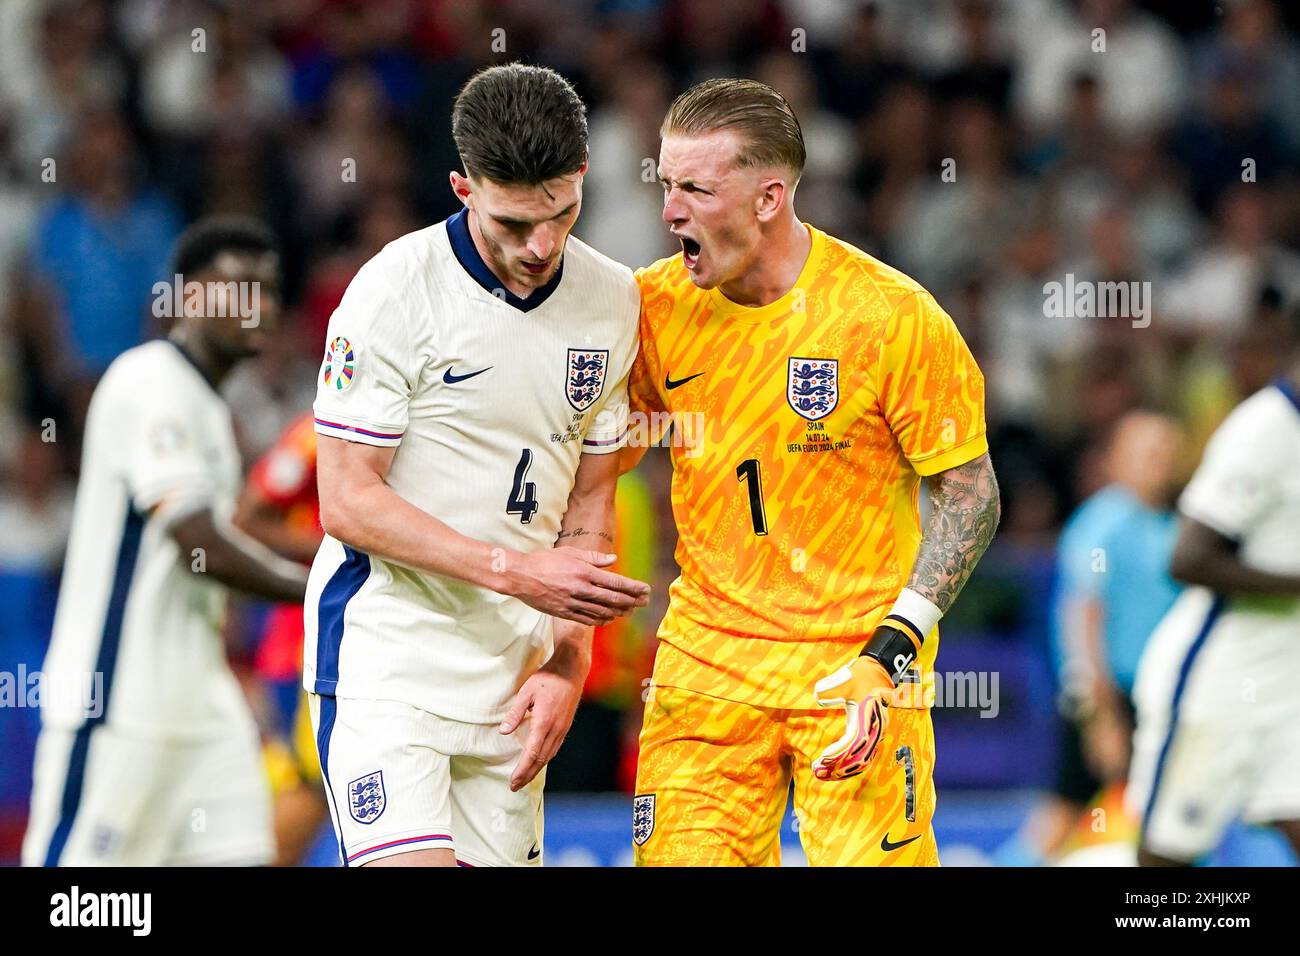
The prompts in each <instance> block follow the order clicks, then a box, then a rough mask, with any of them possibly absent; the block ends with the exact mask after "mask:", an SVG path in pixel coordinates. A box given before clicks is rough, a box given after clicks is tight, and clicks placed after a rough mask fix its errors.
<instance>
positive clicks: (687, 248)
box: [677, 234, 700, 272]
mask: <svg viewBox="0 0 1300 956" xmlns="http://www.w3.org/2000/svg"><path fill="white" fill-rule="evenodd" d="M677 238H678V239H680V240H681V243H682V264H683V265H685V266H686V268H687V269H690V270H691V271H692V272H694V271H695V266H696V265H697V264H698V263H699V261H700V244H699V243H698V242H696V241H695V240H694V239H692V238H691V237H690V236H683V235H680V234H679V235H678V236H677Z"/></svg>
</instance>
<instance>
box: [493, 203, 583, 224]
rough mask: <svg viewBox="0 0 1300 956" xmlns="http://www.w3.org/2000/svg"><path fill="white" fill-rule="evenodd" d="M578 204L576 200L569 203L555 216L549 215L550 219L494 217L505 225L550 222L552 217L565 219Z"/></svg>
mask: <svg viewBox="0 0 1300 956" xmlns="http://www.w3.org/2000/svg"><path fill="white" fill-rule="evenodd" d="M577 205H578V204H577V203H576V202H573V203H569V205H567V206H565V207H564V208H563V209H561V210H560V211H559V212H557V213H556V214H555V215H554V216H551V217H549V219H511V218H510V217H508V216H493V217H492V218H493V219H495V220H496V221H497V222H499V223H501V225H503V226H535V225H537V224H538V223H539V222H548V221H549V220H550V219H563V218H564V217H565V216H567V215H568V214H569V213H571V212H573V210H574V207H576V206H577Z"/></svg>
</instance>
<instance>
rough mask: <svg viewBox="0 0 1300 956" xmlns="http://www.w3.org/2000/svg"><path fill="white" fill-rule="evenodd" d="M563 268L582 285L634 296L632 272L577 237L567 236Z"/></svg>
mask: <svg viewBox="0 0 1300 956" xmlns="http://www.w3.org/2000/svg"><path fill="white" fill-rule="evenodd" d="M564 268H565V271H566V272H567V271H569V270H572V275H573V276H574V277H575V278H576V279H578V280H579V281H580V282H581V283H582V284H584V285H586V284H595V285H597V286H599V287H601V288H604V289H607V290H610V291H612V292H615V293H623V294H625V295H629V296H635V295H636V280H635V279H634V278H633V277H632V270H631V269H629V268H628V267H627V266H625V265H623V263H621V262H619V261H618V260H616V259H611V258H610V257H609V256H607V255H605V254H604V253H603V252H599V251H597V250H596V249H594V248H593V247H591V246H589V245H587V243H585V242H583V241H582V240H581V239H579V238H578V237H577V236H569V238H568V240H567V241H566V242H565V245H564Z"/></svg>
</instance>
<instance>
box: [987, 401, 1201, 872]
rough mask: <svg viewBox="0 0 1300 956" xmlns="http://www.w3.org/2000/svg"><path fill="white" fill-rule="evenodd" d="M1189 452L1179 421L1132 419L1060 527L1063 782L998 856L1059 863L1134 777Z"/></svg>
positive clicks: (1169, 593) (1120, 428) (1169, 591)
mask: <svg viewBox="0 0 1300 956" xmlns="http://www.w3.org/2000/svg"><path fill="white" fill-rule="evenodd" d="M1185 446H1186V442H1185V438H1184V435H1183V433H1182V430H1181V429H1180V428H1179V426H1178V425H1177V424H1176V423H1175V422H1173V421H1172V420H1171V419H1169V418H1167V417H1165V416H1163V415H1159V414H1156V413H1153V412H1147V411H1135V412H1130V413H1129V414H1128V415H1126V416H1125V417H1124V418H1122V419H1121V420H1120V421H1119V423H1118V424H1117V425H1116V426H1115V430H1114V433H1113V434H1112V437H1111V440H1110V443H1109V447H1108V448H1107V450H1106V459H1105V473H1106V477H1107V480H1108V482H1109V483H1108V484H1107V485H1106V486H1105V487H1104V488H1102V489H1101V490H1100V491H1098V492H1097V493H1095V494H1094V495H1092V497H1090V498H1089V499H1088V500H1086V501H1085V502H1083V504H1081V505H1080V506H1079V508H1078V509H1077V510H1076V511H1075V512H1074V514H1073V515H1071V517H1070V519H1069V520H1068V521H1067V522H1066V525H1065V528H1064V529H1063V530H1062V532H1061V537H1060V540H1059V542H1058V545H1057V569H1058V570H1057V575H1058V577H1057V587H1056V595H1055V601H1054V607H1053V627H1052V631H1053V634H1052V641H1053V648H1052V650H1053V656H1054V663H1055V666H1056V669H1057V673H1058V675H1059V679H1060V686H1061V696H1060V701H1061V709H1062V717H1063V720H1062V722H1061V739H1060V744H1059V751H1058V766H1057V774H1056V780H1055V783H1054V786H1053V788H1052V792H1051V795H1050V796H1049V798H1048V799H1047V800H1046V801H1045V802H1044V803H1043V804H1042V805H1040V806H1039V807H1037V808H1036V809H1035V811H1034V812H1033V814H1031V816H1030V819H1029V822H1028V823H1027V824H1026V826H1025V827H1024V829H1023V830H1022V831H1021V833H1020V834H1019V835H1018V836H1017V837H1016V838H1014V839H1013V840H1012V841H1010V842H1009V843H1008V844H1007V845H1006V846H1004V847H1003V848H1002V849H1001V850H1000V851H999V852H998V862H999V863H1002V864H1005V865H1022V866H1023V865H1035V864H1042V863H1048V862H1052V860H1053V858H1054V857H1055V856H1056V854H1057V853H1058V851H1059V850H1060V849H1061V847H1062V846H1063V845H1064V844H1065V843H1066V841H1067V840H1068V839H1069V837H1070V835H1071V833H1072V832H1073V830H1074V827H1075V825H1076V824H1077V823H1078V820H1079V815H1080V814H1081V813H1082V812H1083V811H1084V810H1085V809H1086V808H1087V807H1088V805H1089V804H1090V803H1091V801H1092V799H1093V797H1094V796H1096V794H1097V792H1098V791H1099V790H1100V789H1101V788H1102V787H1104V786H1106V785H1107V784H1110V783H1112V782H1114V781H1117V780H1122V779H1123V778H1124V775H1125V773H1126V772H1127V769H1128V762H1129V747H1130V741H1131V739H1132V734H1133V704H1132V703H1131V701H1130V693H1131V691H1132V689H1133V681H1134V678H1135V676H1136V674H1137V666H1138V660H1139V659H1140V658H1141V656H1142V648H1143V646H1144V645H1145V644H1146V640H1147V638H1148V637H1149V636H1150V635H1151V632H1152V631H1153V630H1155V627H1156V625H1157V624H1158V623H1159V622H1160V619H1161V618H1162V617H1164V614H1165V611H1167V610H1168V609H1169V606H1170V605H1171V604H1173V602H1174V598H1175V597H1176V596H1177V595H1178V590H1179V587H1178V585H1177V584H1176V583H1175V582H1174V581H1173V579H1172V578H1171V577H1170V576H1169V561H1170V558H1171V556H1172V554H1173V546H1174V538H1175V535H1176V533H1177V519H1176V517H1175V515H1174V511H1173V504H1174V501H1175V499H1176V498H1177V493H1178V490H1179V488H1180V486H1181V484H1182V479H1183V478H1184V477H1185V475H1184V471H1185V465H1186V459H1185V451H1186V447H1185Z"/></svg>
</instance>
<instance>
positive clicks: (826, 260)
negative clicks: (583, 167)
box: [630, 228, 988, 709]
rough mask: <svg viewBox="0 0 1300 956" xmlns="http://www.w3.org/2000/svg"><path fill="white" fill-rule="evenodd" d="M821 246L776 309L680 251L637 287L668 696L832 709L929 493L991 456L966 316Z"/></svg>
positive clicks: (898, 277)
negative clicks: (937, 482) (666, 549)
mask: <svg viewBox="0 0 1300 956" xmlns="http://www.w3.org/2000/svg"><path fill="white" fill-rule="evenodd" d="M809 232H810V234H811V237H812V248H811V252H810V253H809V256H808V260H807V262H806V263H805V265H804V267H803V270H802V272H801V274H800V275H799V278H798V280H797V281H796V282H795V285H794V287H793V288H792V289H791V290H790V291H789V292H788V293H787V294H786V295H784V296H782V297H781V298H780V299H778V300H777V301H775V302H772V303H769V304H768V305H765V306H761V307H758V308H748V307H744V306H740V305H737V304H735V303H733V302H731V301H730V300H728V299H727V298H726V296H724V295H723V294H722V293H721V292H720V291H718V290H717V289H712V290H703V289H700V288H697V287H696V286H695V285H694V284H693V283H692V282H691V279H690V276H689V274H688V273H687V271H686V269H685V267H684V266H683V264H682V261H681V256H680V255H678V256H674V257H672V258H668V259H663V260H660V261H659V262H657V263H655V264H654V265H652V266H649V267H647V268H645V269H642V270H640V271H638V273H637V281H638V283H639V285H640V290H641V319H640V321H641V352H640V356H639V357H638V359H637V362H636V365H635V367H634V369H633V372H632V380H631V386H630V387H631V396H632V406H633V411H634V413H635V414H634V415H633V417H632V422H631V429H632V430H633V432H634V436H633V437H636V436H635V432H636V431H637V430H638V429H642V430H644V432H645V434H646V437H648V438H650V439H651V440H656V439H658V438H659V437H661V435H662V433H664V432H666V431H667V425H668V424H671V426H672V431H671V433H670V439H669V440H670V443H671V446H672V451H671V455H672V460H673V468H674V471H673V487H672V502H673V513H674V517H675V519H676V523H677V530H678V543H677V551H676V557H677V562H678V564H679V565H680V567H681V576H680V577H679V578H678V579H677V580H676V581H675V582H674V583H673V585H672V588H671V590H670V604H669V609H668V612H667V614H666V616H665V618H664V621H663V624H662V625H661V627H660V633H659V636H660V638H661V641H662V643H661V646H660V649H659V654H658V659H657V661H656V669H655V682H656V684H659V685H662V686H678V687H685V688H688V689H691V690H696V691H699V692H701V693H706V694H712V695H713V696H716V697H722V698H724V699H729V700H738V701H744V702H746V703H750V704H754V705H758V706H769V707H782V708H803V709H808V708H811V707H813V706H815V705H814V704H813V697H812V685H813V684H814V683H815V682H816V681H817V680H818V679H819V678H820V677H822V676H824V675H825V674H827V673H829V672H830V671H831V670H833V669H834V668H835V667H838V666H839V665H840V664H841V663H843V662H844V660H845V658H846V657H847V656H849V655H851V654H852V653H853V652H855V651H856V650H857V649H858V648H859V647H860V646H861V644H862V643H864V642H865V640H866V638H867V636H869V634H870V632H871V630H872V628H873V627H874V626H875V624H876V622H877V621H878V620H879V619H880V618H881V617H883V616H884V614H885V613H886V612H887V611H888V609H889V607H890V606H891V605H892V603H893V601H894V599H895V597H897V595H898V592H899V590H900V589H901V588H902V587H903V585H904V584H905V583H906V580H907V576H908V574H909V572H910V571H911V567H912V563H913V559H914V558H915V555H916V550H917V545H918V543H919V541H920V535H921V528H920V521H919V517H918V511H917V502H918V490H919V485H920V480H921V477H922V476H926V475H932V474H935V473H937V472H940V471H944V470H946V469H948V468H952V467H955V466H957V465H961V464H964V463H965V462H968V461H970V460H972V459H974V458H977V457H979V456H980V455H982V454H984V453H985V452H986V451H987V450H988V444H987V441H986V438H985V424H984V379H983V376H982V375H981V373H980V370H979V368H978V367H977V366H976V364H975V360H974V358H973V357H972V356H971V353H970V350H969V349H968V348H967V346H966V343H965V342H964V341H963V340H962V337H961V335H960V333H959V332H958V331H957V328H956V326H955V325H954V324H953V322H952V319H950V318H949V317H948V315H947V314H946V313H945V312H944V311H943V309H941V308H940V307H939V305H938V303H937V302H935V300H934V298H933V297H932V296H931V295H930V294H929V293H928V292H926V290H925V289H924V288H922V287H921V286H920V285H919V284H918V283H917V282H915V281H913V280H912V279H910V278H908V277H907V276H906V275H903V274H902V273H901V272H899V271H898V270H896V269H893V268H891V267H889V266H887V265H885V264H884V263H882V262H880V261H879V260H877V259H874V258H873V257H871V256H869V255H867V254H866V253H864V252H862V251H861V250H859V249H856V248H854V247H853V246H851V245H849V244H847V243H844V242H841V241H839V240H837V239H835V238H833V237H831V236H828V235H826V234H825V233H823V232H821V231H820V230H817V229H812V228H809ZM937 643H938V638H937V635H931V636H930V639H928V640H927V641H926V644H925V647H924V648H923V651H922V654H921V657H920V661H919V664H920V666H921V668H922V669H923V670H928V669H929V668H930V667H932V665H933V661H934V654H935V650H936V647H937Z"/></svg>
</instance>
